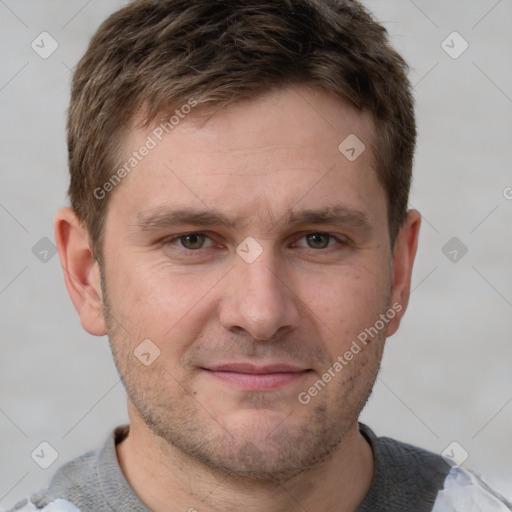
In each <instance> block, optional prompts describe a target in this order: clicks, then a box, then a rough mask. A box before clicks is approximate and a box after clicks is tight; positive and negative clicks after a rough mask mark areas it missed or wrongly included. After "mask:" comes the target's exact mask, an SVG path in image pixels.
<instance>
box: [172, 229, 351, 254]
mask: <svg viewBox="0 0 512 512" xmlns="http://www.w3.org/2000/svg"><path fill="white" fill-rule="evenodd" d="M192 235H199V236H204V237H206V238H207V239H209V240H210V241H211V242H212V243H214V241H213V239H212V237H211V236H209V235H208V234H207V233H204V232H202V231H192V232H189V233H182V234H180V235H175V236H173V237H171V238H167V239H165V240H163V241H162V244H163V245H164V246H170V245H174V244H175V243H176V242H178V241H179V240H180V239H182V238H184V237H186V236H192ZM310 235H323V236H328V237H329V241H328V243H330V242H331V241H334V242H336V243H337V244H338V245H341V246H344V245H347V244H348V240H346V239H342V238H340V237H338V236H335V235H333V234H332V233H327V232H325V231H308V232H306V233H304V234H303V235H302V236H301V237H300V238H298V239H297V241H299V240H302V239H303V238H305V237H308V236H310ZM294 243H296V242H294ZM178 247H179V249H180V250H183V251H186V252H190V253H194V252H199V251H201V250H202V249H210V248H211V247H200V248H198V249H188V248H187V247H183V246H178ZM332 247H333V246H332V245H327V247H322V248H319V249H315V248H313V247H305V246H302V247H301V248H302V249H310V250H312V251H315V252H316V251H322V250H323V251H326V250H327V249H331V250H332Z"/></svg>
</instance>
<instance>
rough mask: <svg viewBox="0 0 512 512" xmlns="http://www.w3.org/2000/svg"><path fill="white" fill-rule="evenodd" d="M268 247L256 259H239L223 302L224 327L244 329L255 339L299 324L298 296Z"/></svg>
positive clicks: (268, 337)
mask: <svg viewBox="0 0 512 512" xmlns="http://www.w3.org/2000/svg"><path fill="white" fill-rule="evenodd" d="M270 253H271V251H270V250H267V251H264V253H263V254H262V255H261V256H260V257H259V258H258V259H257V260H256V261H254V262H252V263H246V262H245V261H244V260H242V259H239V260H238V261H237V262H236V263H235V268H234V269H233V270H232V271H231V272H230V273H229V282H228V285H227V287H226V289H225V295H224V298H223V300H222V301H221V305H220V313H219V318H220V322H221V324H222V326H223V327H224V328H225V329H227V330H229V331H235V330H240V329H243V330H244V331H246V332H247V333H249V334H250V335H251V336H252V337H253V338H254V339H257V340H269V339H271V338H272V337H273V336H274V335H276V333H277V332H278V331H280V330H281V331H288V330H293V329H294V328H296V327H297V326H298V324H299V320H300V311H299V308H298V298H297V297H296V295H295V294H294V292H293V290H292V286H291V283H289V282H287V279H286V276H285V275H284V274H283V273H280V274H281V275H278V273H279V267H278V266H277V265H276V262H275V261H274V256H273V255H270Z"/></svg>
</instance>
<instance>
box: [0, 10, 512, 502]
mask: <svg viewBox="0 0 512 512" xmlns="http://www.w3.org/2000/svg"><path fill="white" fill-rule="evenodd" d="M123 3H124V2H122V1H118V0H108V1H107V0H101V1H100V0H89V1H86V0H80V1H78V0H73V1H69V0H67V1H64V0H60V1H59V0H39V1H36V0H32V1H30V0H0V54H1V62H2V66H1V67H0V112H1V124H0V130H1V132H0V149H1V152H0V155H1V160H0V162H1V167H0V168H1V171H0V172H1V185H0V229H1V235H2V236H1V243H2V245H1V251H0V312H1V313H0V314H1V327H2V331H1V333H2V351H1V354H2V357H1V358H0V433H1V437H0V460H1V468H0V508H1V507H7V506H10V505H12V504H13V503H14V502H15V501H17V500H18V499H19V498H21V497H23V496H24V495H25V494H26V493H28V492H30V491H34V490H36V489H38V488H40V487H41V486H42V485H44V484H45V483H47V481H48V480H49V478H50V477H51V475H52V474H53V472H54V470H55V469H56V468H57V467H58V466H59V465H60V464H61V463H63V462H64V461H66V460H68V459H70V458H71V457H73V456H76V455H79V454H81V453H83V452H85V451H86V450H88V449H91V448H94V447H97V446H98V445H99V444H100V443H102V442H103V440H104V439H105V437H106V435H107V433H108V432H109V430H110V429H111V428H113V427H114V426H115V425H117V424H120V423H123V422H125V421H126V419H127V416H126V407H125V395H124V391H123V387H122V385H121V383H120V382H119V378H118V376H117V374H116V371H115V368H114V365H113V363H112V360H111V355H110V352H109V349H108V345H107V340H106V338H93V337H91V336H90V335H88V334H87V333H85V331H83V330H82V328H81V326H80V323H79V320H78V316H77V315H76V313H75V311H74V309H73V307H72V305H71V302H70V300H69V298H68V296H67V292H66V290H65V287H64V282H63V278H62V275H61V268H60V264H59V261H58V256H56V255H55V256H54V257H51V258H50V256H51V253H48V254H47V256H46V257H48V258H50V259H49V261H47V262H46V263H44V262H42V261H40V259H38V257H36V255H35V254H34V253H33V252H32V248H33V246H34V245H35V244H36V243H38V241H39V240H40V239H41V238H43V237H48V238H50V239H52V240H53V227H52V221H53V215H54V213H55V211H56V210H57V208H59V207H60V206H63V205H65V204H66V197H65V192H66V187H67V169H66V148H65V113H66V108H67V102H68V96H69V84H70V77H71V74H70V73H71V72H70V70H71V69H72V68H73V67H74V65H75V64H76V62H77V60H78V59H79V57H80V56H81V55H82V53H83V52H84V50H85V47H86V44H87V42H88V39H89V37H90V36H91V35H92V33H93V31H94V30H95V29H96V27H97V26H98V25H99V23H100V22H101V21H102V20H103V19H104V18H105V17H106V16H107V15H108V14H109V13H111V12H112V11H114V10H115V9H116V8H118V7H119V6H121V5H122V4H123ZM365 4H366V5H368V6H369V7H370V8H371V10H372V11H374V13H375V15H376V17H377V18H378V19H380V20H381V21H382V22H383V23H384V24H385V26H386V27H387V28H388V30H389V32H390V35H391V38H392V40H393V42H394V44H395V45H396V47H397V48H398V49H399V51H400V52H401V53H402V54H403V55H404V56H405V58H406V59H407V60H408V62H409V63H410V65H411V72H410V77H411V81H412V83H413V84H415V94H416V99H417V119H418V127H419V132H420V137H419V144H418V151H417V157H416V164H415V178H414V183H413V189H412V194H411V207H415V208H417V209H419V210H420V212H421V213H422V215H423V216H424V223H423V226H422V232H421V237H420V247H419V254H418V257H417V262H416V266H415V269H414V273H413V288H414V291H413V293H412V296H411V303H410V306H409V310H408V312H407V314H406V316H405V319H404V322H403V324H402V327H401V329H400V331H399V333H398V334H396V335H395V336H393V337H392V338H390V339H389V340H388V346H387V350H386V353H385V358H384V361H383V367H382V372H381V374H380V378H379V381H378V384H377V386H376V389H375V391H374V394H373V396H372V398H371V399H370V402H369V404H368V406H367V408H366V409H365V411H364V413H363V420H364V421H365V422H367V423H368V424H369V425H370V426H372V427H373V428H374V429H375V430H376V432H377V433H378V434H381V435H389V436H392V437H396V438H399V439H401V440H404V441H407V442H411V443H413V444H417V445H421V446H424V447H427V448H429V449H431V450H434V451H437V452H442V451H443V450H444V449H445V448H446V447H447V446H448V445H449V444H450V443H451V442H453V441H457V442H458V443H459V444H460V445H461V446H462V447H463V448H464V449H465V450H466V451H467V452H468V454H469V458H468V460H467V461H466V462H465V463H464V467H469V468H473V469H475V470H477V471H478V472H480V473H482V474H483V475H484V476H485V478H486V479H487V481H488V482H489V483H490V484H491V485H492V486H494V487H495V488H497V489H499V490H501V491H502V492H503V493H504V494H506V495H508V496H512V441H511V434H512V428H511V427H512V371H511V363H512V339H511V331H512V309H511V308H512V273H511V260H512V243H511V229H510V226H511V220H512V200H510V199H507V196H508V197H510V198H512V188H511V189H508V188H507V187H512V173H511V140H512V138H511V135H512V133H511V132H512V129H511V112H512V72H511V57H510V51H511V50H512V36H511V30H510V26H511V22H512V0H500V1H497V0H480V1H467V0H451V1H450V2H445V1H443V0H430V1H427V0H415V1H412V0H387V1H385V2H384V1H379V0H367V1H366V2H365ZM43 31H46V32H48V33H50V34H51V36H52V37H53V38H54V39H55V40H56V41H57V42H58V45H59V46H58V48H57V50H56V51H55V52H54V53H53V54H52V55H51V56H50V57H48V58H47V59H43V58H41V57H40V56H39V55H38V54H37V53H36V52H35V51H34V50H33V49H32V48H31V43H32V41H33V40H36V42H37V41H40V37H39V34H41V32H43ZM454 31H457V32H458V33H459V34H460V35H461V36H462V37H463V38H464V40H466V41H467V42H468V43H469V47H468V49H467V50H466V51H465V52H464V53H463V54H462V55H461V56H460V57H458V58H457V59H454V58H452V57H450V56H449V55H448V54H447V53H446V52H445V51H444V50H443V48H442V47H441V43H442V41H444V40H445V39H446V38H447V36H449V35H450V34H451V33H452V32H454ZM39 44H41V43H39ZM446 44H447V45H448V46H452V47H453V48H451V49H449V51H451V52H452V53H453V52H457V51H458V50H459V49H461V48H462V46H461V44H463V41H462V40H461V39H459V38H458V36H450V37H449V38H448V39H447V43H446ZM45 47H46V48H48V45H46V46H45ZM452 237H457V238H458V239H459V240H460V241H461V242H462V243H463V244H464V245H465V246H466V247H467V250H468V251H467V254H465V255H464V256H463V257H461V255H462V252H461V251H460V248H459V249H456V248H455V250H457V251H458V252H457V253H456V254H455V253H453V250H454V247H451V246H449V247H448V249H445V252H446V253H447V254H448V256H450V257H452V258H453V257H455V256H456V257H457V258H459V259H458V261H457V262H452V261H450V259H449V258H448V257H447V256H445V254H444V253H443V252H442V248H443V247H444V246H445V244H446V243H447V242H448V241H449V240H450V239H451V238H452ZM41 243H43V244H44V242H41ZM36 247H38V246H36ZM43 249H44V247H43ZM450 251H452V254H451V255H450V254H449V252H450ZM36 252H37V251H36ZM39 256H40V257H42V256H44V253H42V252H41V250H40V251H39ZM42 441H46V442H49V443H50V444H51V445H52V446H53V447H54V448H55V449H56V450H57V452H58V454H59V457H58V459H57V460H56V462H55V463H54V464H53V465H52V466H51V467H50V468H49V469H46V470H44V469H41V468H40V467H39V466H38V465H36V463H35V462H34V461H33V460H32V458H31V453H32V452H33V450H34V449H35V448H36V447H38V446H39V444H40V443H41V442H42Z"/></svg>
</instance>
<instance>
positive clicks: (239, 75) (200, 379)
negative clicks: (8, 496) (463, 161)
mask: <svg viewBox="0 0 512 512" xmlns="http://www.w3.org/2000/svg"><path fill="white" fill-rule="evenodd" d="M415 138H416V130H415V123H414V114H413V100H412V97H411V92H410V85H409V82H408V80H407V78H406V65H405V63H404V62H403V60H402V59H401V57H400V56H399V55H398V54H397V53H396V52H395V51H394V50H393V49H392V48H391V47H390V46H389V43H388V41H387V38H386V33H385V30H384V29H383V28H382V27H381V26H380V25H379V24H377V23H376V22H375V21H373V20H372V18H371V16H370V15H369V14H368V13H367V11H366V10H365V9H364V8H363V7H362V6H361V5H360V4H359V3H357V2H355V1H347V0H324V1H320V0H250V1H249V0H213V1H209V2H206V1H204V0H186V1H185V0H160V1H158V2H157V1H151V0H143V1H136V2H133V3H131V4H129V5H127V6H126V7H125V8H123V9H121V10H120V11H118V12H117V13H115V14H113V15H112V16H111V17H110V18H109V19H108V20H106V21H105V22H104V23H103V25H102V26H101V27H100V28H99V30H98V32H97V33H96V35H95V36H94V37H93V39H92V41H91V44H90V46H89V48H88V50H87V52H86V54H85V56H84V57H83V58H82V60H81V61H80V63H79V65H78V66H77V69H76V71H75V75H74V79H73V88H72V96H71V105H70V109H69V118H68V147H69V165H70V175H71V183H70V188H69V196H70V199H71V208H65V209H63V210H61V211H59V213H58V214H57V217H56V223H55V233H56V240H57V244H58V247H59V254H60V258H61V262H62V267H63V269H64V277H65V280H66V285H67V288H68V291H69V293H70V296H71V299H72V301H73V303H74V305H75V307H76V309H77V311H78V313H79V315H80V319H81V322H82V325H83V327H84V328H85V329H86V330H87V331H88V332H89V333H91V334H93V335H98V336H101V335H104V334H108V336H109V340H110V344H111V348H112V352H113V355H114V359H115V362H116V365H117V368H118V370H119V373H120V375H121V378H122V380H123V383H124V385H125V388H126V390H127V395H128V412H129V417H130V425H129V427H128V426H125V427H120V428H118V429H116V431H115V432H114V433H113V434H112V435H111V436H109V438H108V440H107V442H106V444H105V446H104V447H103V448H102V449H100V450H98V451H96V452H91V453H89V454H86V455H84V456H83V457H81V458H79V459H77V460H75V461H72V462H70V463H68V464H66V465H64V466H63V467H62V468H60V470H59V471H58V472H57V474H56V475H55V477H54V479H53V480H52V482H51V484H50V486H49V488H48V489H44V490H43V491H41V492H39V493H36V494H34V495H32V496H31V497H30V499H29V500H28V501H27V500H25V501H23V502H21V503H20V504H19V505H18V506H17V508H16V509H17V510H24V511H28V510H44V511H46V512H52V511H57V510H59V511H81V512H86V511H102V510H115V511H145V510H153V511H157V512H159V511H172V512H174V511H180V510H188V511H199V512H203V511H204V512H210V511H214V510H216V511H217V510H222V511H232V510H239V509H241V508H242V507H243V509H244V510H250V511H256V510H257V511H258V512H261V511H269V512H277V511H280V512H281V511H299V510H308V511H313V510H314V511H318V512H323V511H334V510H335V511H340V512H342V511H345V512H348V511H355V510H357V511H387V512H389V511H391V512H392V511H410V510H415V511H431V510H435V511H436V512H438V511H441V510H470V508H469V507H472V506H473V504H478V503H480V505H481V506H485V507H487V508H485V510H509V508H508V507H509V505H507V504H506V503H505V500H504V499H502V498H500V497H499V496H497V495H495V493H493V492H492V491H490V490H489V489H487V488H485V486H484V485H483V484H481V483H479V481H478V479H477V478H476V477H474V476H473V475H472V474H470V473H468V472H466V471H463V470H462V469H460V468H454V469H451V468H450V466H449V465H448V464H447V463H446V462H445V461H444V460H443V459H442V458H441V457H440V456H438V455H435V454H432V453H429V452H426V451H424V450H422V449H420V448H416V447H412V446H409V445H405V444H402V443H400V442H398V441H394V440H391V439H387V438H378V437H376V436H375V434H374V433H373V432H372V431H371V430H370V429H369V428H368V427H366V426H365V425H362V424H359V423H358V417H359V414H360V412H361V410H362V408H363V406H364V404H365V402H366V400H367V398H368V396H369V395H370V393H371V389H372V386H373V384H374V381H375V378H376V375H377V372H378V369H379V364H380V360H381V357H382V353H383V348H384V342H385V339H386V338H387V337H388V336H391V335H392V334H394V333H395V332H396V330H397V329H398V327H399V323H400V320H401V318H402V316H403V314H404V312H405V309H406V307H407V303H408V297H409V290H410V279H411V272H412V267H413V262H414V257H415V253H416V247H417V241H418V232H419V227H420V216H419V214H418V212H416V211H414V210H411V211H407V203H408V193H409V187H410V181H411V170H412V159H413V153H414V144H415ZM482 504H486V505H482ZM480 505H479V506H480ZM482 510H483V509H482Z"/></svg>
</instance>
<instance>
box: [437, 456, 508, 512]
mask: <svg viewBox="0 0 512 512" xmlns="http://www.w3.org/2000/svg"><path fill="white" fill-rule="evenodd" d="M474 507H476V509H477V510H485V511H486V512H509V511H511V510H512V504H511V503H510V502H509V501H507V500H506V499H505V498H504V497H503V496H501V495H500V494H498V493H497V492H495V491H494V490H492V489H491V488H490V487H489V486H488V485H487V484H485V483H484V482H483V481H482V480H481V479H480V478H479V477H478V476H477V475H475V474H474V473H472V472H470V471H466V470H465V469H462V468H461V467H458V466H455V467H453V468H452V469H451V470H450V473H449V474H448V476H447V477H446V480H445V483H444V488H443V490H442V491H440V492H439V494H438V495H437V499H436V502H435V505H434V509H433V511H432V512H466V511H467V510H473V509H474Z"/></svg>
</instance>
